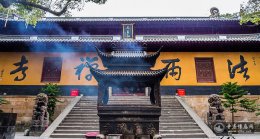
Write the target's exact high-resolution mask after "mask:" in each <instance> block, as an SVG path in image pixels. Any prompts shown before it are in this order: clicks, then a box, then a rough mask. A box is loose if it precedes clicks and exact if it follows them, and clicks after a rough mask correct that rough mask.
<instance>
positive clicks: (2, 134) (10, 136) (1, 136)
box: [0, 113, 17, 139]
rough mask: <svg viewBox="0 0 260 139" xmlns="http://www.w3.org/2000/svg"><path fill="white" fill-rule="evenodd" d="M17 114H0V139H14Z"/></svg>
mask: <svg viewBox="0 0 260 139" xmlns="http://www.w3.org/2000/svg"><path fill="white" fill-rule="evenodd" d="M16 118H17V113H0V139H14V137H15V123H16Z"/></svg>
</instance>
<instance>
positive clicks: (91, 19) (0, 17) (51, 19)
mask: <svg viewBox="0 0 260 139" xmlns="http://www.w3.org/2000/svg"><path fill="white" fill-rule="evenodd" d="M0 20H6V15H0ZM8 20H9V21H24V20H23V19H21V18H19V17H17V16H9V17H8ZM39 21H48V22H57V21H58V22H67V21H79V22H82V21H87V22H95V21H110V22H111V21H126V22H127V21H239V19H236V18H233V19H229V18H211V17H46V18H42V19H40V20H39Z"/></svg>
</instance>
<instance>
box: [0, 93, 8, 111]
mask: <svg viewBox="0 0 260 139" xmlns="http://www.w3.org/2000/svg"><path fill="white" fill-rule="evenodd" d="M8 103H9V101H7V100H5V99H4V98H3V97H2V96H0V106H1V105H3V104H8ZM2 112H3V111H2V110H0V113H2Z"/></svg>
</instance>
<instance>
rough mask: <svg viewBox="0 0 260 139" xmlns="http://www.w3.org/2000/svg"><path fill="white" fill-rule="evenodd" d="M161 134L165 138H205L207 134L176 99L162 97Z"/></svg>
mask: <svg viewBox="0 0 260 139" xmlns="http://www.w3.org/2000/svg"><path fill="white" fill-rule="evenodd" d="M161 100H162V115H161V117H160V124H159V126H160V134H161V135H162V137H163V138H205V137H207V136H206V135H205V133H204V132H203V131H202V130H201V129H200V127H199V126H198V125H197V124H196V122H195V121H194V120H193V119H192V118H191V117H190V115H189V114H188V113H187V112H186V110H185V109H184V108H183V107H182V105H181V104H180V103H179V101H178V100H177V99H176V98H175V97H168V98H167V97H165V96H164V97H162V98H161Z"/></svg>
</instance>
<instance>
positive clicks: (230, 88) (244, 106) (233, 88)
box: [219, 82, 257, 124]
mask: <svg viewBox="0 0 260 139" xmlns="http://www.w3.org/2000/svg"><path fill="white" fill-rule="evenodd" d="M219 94H220V95H223V98H222V103H223V106H224V107H225V108H226V109H228V110H229V111H230V113H231V115H232V117H231V120H232V124H233V123H234V114H235V113H237V112H238V111H246V112H255V111H256V109H257V105H256V103H255V102H256V99H255V100H250V99H248V98H244V95H246V94H247V91H246V90H243V89H242V88H241V86H239V85H238V84H237V83H236V82H235V83H231V82H227V83H224V84H223V85H222V86H221V92H220V93H219Z"/></svg>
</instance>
